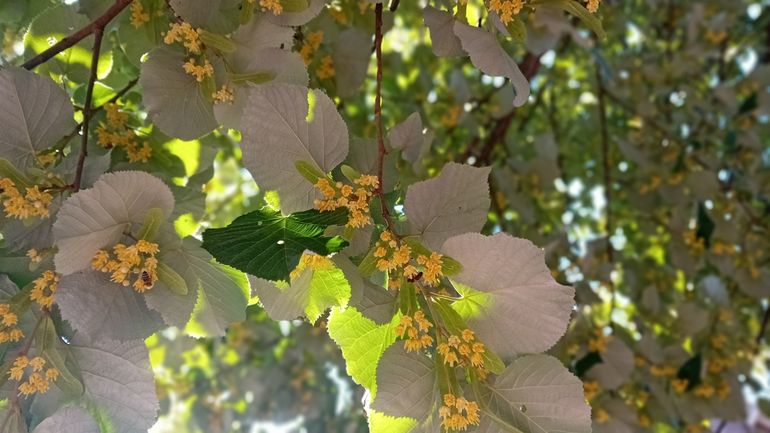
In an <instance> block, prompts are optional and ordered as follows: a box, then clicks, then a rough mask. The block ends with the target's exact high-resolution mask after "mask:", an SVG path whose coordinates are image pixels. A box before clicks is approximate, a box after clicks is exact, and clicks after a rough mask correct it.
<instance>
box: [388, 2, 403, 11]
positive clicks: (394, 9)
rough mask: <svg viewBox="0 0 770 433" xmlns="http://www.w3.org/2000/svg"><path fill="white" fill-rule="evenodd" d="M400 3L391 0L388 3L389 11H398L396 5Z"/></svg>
mask: <svg viewBox="0 0 770 433" xmlns="http://www.w3.org/2000/svg"><path fill="white" fill-rule="evenodd" d="M400 3H401V0H391V1H390V11H391V12H395V11H396V10H398V5H399V4H400Z"/></svg>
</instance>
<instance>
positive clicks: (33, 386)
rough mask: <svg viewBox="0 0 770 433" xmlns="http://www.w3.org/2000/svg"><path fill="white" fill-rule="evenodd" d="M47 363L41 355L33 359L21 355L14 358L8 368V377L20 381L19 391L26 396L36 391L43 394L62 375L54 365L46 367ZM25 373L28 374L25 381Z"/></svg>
mask: <svg viewBox="0 0 770 433" xmlns="http://www.w3.org/2000/svg"><path fill="white" fill-rule="evenodd" d="M45 364H46V361H45V359H43V358H42V357H40V356H36V357H34V358H32V359H29V358H27V357H26V356H19V357H17V358H16V359H14V360H13V364H12V365H11V368H10V369H9V370H8V377H9V378H10V379H11V380H14V381H16V382H19V383H18V389H19V393H20V394H22V395H24V396H30V395H32V394H34V393H36V392H37V393H41V394H43V393H45V392H47V391H48V389H49V387H50V384H51V382H52V381H55V380H56V379H58V378H59V375H60V372H59V370H58V369H56V368H54V367H50V368H48V369H46V368H45ZM27 373H28V374H27ZM25 374H27V380H26V381H24V375H25Z"/></svg>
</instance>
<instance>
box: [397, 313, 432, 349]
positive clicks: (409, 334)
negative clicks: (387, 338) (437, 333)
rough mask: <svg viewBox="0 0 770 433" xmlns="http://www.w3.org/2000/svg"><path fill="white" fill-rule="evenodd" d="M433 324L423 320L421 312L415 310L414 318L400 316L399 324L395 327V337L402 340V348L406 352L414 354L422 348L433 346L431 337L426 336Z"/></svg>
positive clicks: (423, 315) (423, 316)
mask: <svg viewBox="0 0 770 433" xmlns="http://www.w3.org/2000/svg"><path fill="white" fill-rule="evenodd" d="M432 327H433V324H432V323H431V322H430V321H429V320H428V319H426V318H425V313H424V312H423V311H422V310H417V311H416V312H415V313H414V317H410V316H401V319H400V321H399V324H398V325H397V326H396V335H397V336H398V337H399V338H404V339H406V341H404V348H406V351H407V352H415V351H418V350H420V349H422V348H424V347H430V346H432V345H433V337H431V336H430V335H428V331H429V330H430V328H432Z"/></svg>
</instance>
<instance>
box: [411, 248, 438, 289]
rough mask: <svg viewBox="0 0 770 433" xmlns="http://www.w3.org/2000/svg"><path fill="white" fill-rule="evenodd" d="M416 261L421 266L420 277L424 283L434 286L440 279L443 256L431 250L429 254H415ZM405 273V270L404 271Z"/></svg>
mask: <svg viewBox="0 0 770 433" xmlns="http://www.w3.org/2000/svg"><path fill="white" fill-rule="evenodd" d="M417 263H419V264H421V265H422V266H423V273H422V278H423V280H425V282H426V283H428V284H430V285H432V286H434V285H436V284H438V282H439V281H441V275H442V272H441V267H442V266H443V265H444V256H443V255H441V254H439V253H437V252H435V251H434V252H432V253H430V256H423V255H420V256H417ZM405 273H406V272H405Z"/></svg>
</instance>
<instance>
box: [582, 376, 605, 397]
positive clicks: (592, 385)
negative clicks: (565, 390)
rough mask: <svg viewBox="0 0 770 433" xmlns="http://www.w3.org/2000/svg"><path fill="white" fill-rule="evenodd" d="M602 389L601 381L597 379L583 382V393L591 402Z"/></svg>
mask: <svg viewBox="0 0 770 433" xmlns="http://www.w3.org/2000/svg"><path fill="white" fill-rule="evenodd" d="M599 391H601V388H600V387H599V382H597V381H595V380H589V381H586V382H583V394H584V395H585V398H586V401H588V402H590V401H591V400H593V399H594V397H596V394H598V393H599Z"/></svg>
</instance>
